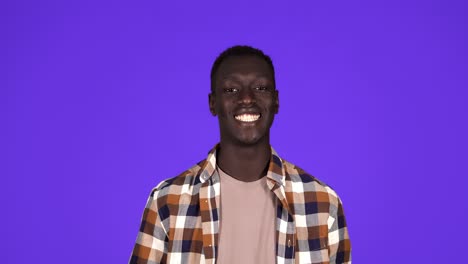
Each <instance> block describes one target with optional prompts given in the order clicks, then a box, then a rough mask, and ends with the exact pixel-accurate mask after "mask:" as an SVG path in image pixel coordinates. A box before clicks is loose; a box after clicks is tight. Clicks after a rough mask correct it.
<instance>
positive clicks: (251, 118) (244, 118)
mask: <svg viewBox="0 0 468 264" xmlns="http://www.w3.org/2000/svg"><path fill="white" fill-rule="evenodd" d="M234 118H235V119H236V120H239V121H241V122H255V121H257V120H258V119H259V118H260V114H241V115H235V116H234Z"/></svg>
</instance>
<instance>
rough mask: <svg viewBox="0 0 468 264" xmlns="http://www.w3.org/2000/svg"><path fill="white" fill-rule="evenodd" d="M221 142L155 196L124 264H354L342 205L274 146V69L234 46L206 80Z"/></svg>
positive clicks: (263, 58)
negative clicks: (126, 263) (204, 157)
mask: <svg viewBox="0 0 468 264" xmlns="http://www.w3.org/2000/svg"><path fill="white" fill-rule="evenodd" d="M209 108H210V111H211V113H212V114H213V115H214V116H217V117H218V121H219V128H220V134H221V140H220V142H219V144H218V145H217V146H215V147H214V148H213V149H212V150H211V151H210V152H209V154H208V157H207V159H205V160H203V161H201V162H200V163H198V164H197V165H195V166H194V167H192V168H190V169H189V170H187V171H185V172H184V173H182V174H181V175H179V176H177V177H175V178H171V179H168V180H165V181H163V182H161V183H160V184H159V185H158V186H157V187H156V188H155V189H154V190H153V192H152V193H151V195H150V197H149V199H148V203H147V206H146V208H145V211H144V214H143V220H142V224H141V228H140V232H139V234H138V238H137V241H136V245H135V248H134V250H133V254H132V256H131V259H130V263H221V264H227V263H350V262H351V247H350V241H349V236H348V231H347V227H346V222H345V218H344V214H343V208H342V205H341V201H340V199H339V198H338V196H337V194H336V193H335V192H334V191H333V190H332V189H331V188H330V187H328V186H327V185H325V184H324V183H322V182H320V181H319V180H317V179H316V178H314V177H313V176H311V175H309V174H307V173H306V172H304V171H303V170H302V169H300V168H299V167H296V166H295V165H293V164H291V163H289V162H287V161H285V160H283V159H281V158H280V157H279V156H278V154H277V153H276V152H275V151H274V150H273V149H272V148H271V146H270V127H271V125H272V123H273V119H274V116H275V114H276V113H277V112H278V108H279V100H278V90H276V86H275V75H274V67H273V63H272V61H271V59H270V57H268V56H267V55H265V54H264V53H263V52H262V51H260V50H258V49H255V48H252V47H248V46H234V47H231V48H229V49H227V50H225V51H224V52H223V53H221V55H220V56H219V57H218V58H217V59H216V61H215V62H214V64H213V67H212V70H211V94H210V95H209Z"/></svg>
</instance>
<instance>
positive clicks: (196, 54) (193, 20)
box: [0, 0, 468, 263]
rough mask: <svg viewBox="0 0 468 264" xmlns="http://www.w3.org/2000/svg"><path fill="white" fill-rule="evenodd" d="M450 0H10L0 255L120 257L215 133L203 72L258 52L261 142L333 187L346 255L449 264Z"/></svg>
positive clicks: (460, 215) (463, 39) (462, 176)
mask: <svg viewBox="0 0 468 264" xmlns="http://www.w3.org/2000/svg"><path fill="white" fill-rule="evenodd" d="M467 7H468V4H467V2H466V1H442V0H439V1H370V0H367V1H327V2H325V1H290V2H288V3H286V2H285V1H282V2H281V3H280V2H278V3H276V2H272V1H251V2H250V1H235V2H222V1H209V2H207V1H191V2H189V1H183V2H182V1H147V0H143V1H109V0H103V1H50V0H48V1H26V0H19V1H9V2H2V3H1V8H0V13H1V22H2V23H1V25H2V26H1V30H2V31H1V33H2V41H1V44H0V45H1V47H2V48H1V58H2V59H1V61H2V63H1V65H2V69H1V72H2V73H1V102H0V105H1V106H0V107H1V113H2V114H1V125H2V128H1V133H2V134H1V141H0V143H1V145H0V149H1V150H2V151H1V155H2V156H1V167H0V168H1V171H0V174H1V186H2V188H1V194H0V197H1V203H2V214H1V225H0V231H1V237H2V239H1V253H0V261H1V262H2V263H126V262H127V261H128V259H129V257H130V253H131V250H132V247H133V244H134V242H135V239H136V235H137V232H138V228H139V224H140V220H141V215H142V212H143V208H144V206H145V203H146V199H147V197H148V195H149V193H150V191H151V188H152V187H154V186H156V185H157V183H158V182H160V181H161V180H163V179H165V178H168V177H173V176H176V175H178V174H179V173H180V172H182V171H183V170H185V169H187V168H189V167H190V166H191V165H193V164H194V163H195V162H198V161H199V160H201V159H203V158H204V157H205V156H206V154H207V152H208V150H209V149H210V148H211V147H212V146H213V145H214V144H216V143H217V141H218V126H217V120H216V119H215V118H213V117H212V116H211V115H210V113H209V111H208V92H209V71H210V67H211V64H212V62H213V60H214V59H215V57H216V56H217V55H218V54H219V52H221V51H222V50H223V49H225V48H227V47H228V46H231V45H234V44H248V45H253V46H255V47H259V48H261V49H263V50H264V51H265V52H266V53H267V54H269V55H271V57H272V59H273V61H274V64H275V66H276V71H277V87H278V89H279V91H280V112H279V114H278V115H277V117H276V120H275V122H274V124H273V128H272V144H273V146H274V147H275V149H276V150H277V151H278V152H279V154H280V155H281V156H283V157H284V158H285V159H287V160H289V161H291V162H293V163H295V164H297V165H299V166H301V167H303V168H304V169H306V170H307V171H308V172H310V173H311V174H313V175H315V176H316V177H318V178H319V179H321V180H323V181H325V182H326V183H328V184H329V185H331V186H332V187H333V188H334V189H335V190H336V191H337V192H338V194H339V195H340V196H341V198H342V200H343V203H344V207H345V213H346V216H347V220H348V225H349V231H350V235H351V239H352V247H353V262H354V263H462V262H463V261H466V259H467V256H466V237H467V235H468V228H467V223H468V216H467V214H468V205H467V204H468V202H467V201H468V198H467V197H466V192H467V187H468V184H467V182H468V180H467V177H468V170H467V161H468V155H467V147H468V144H467V143H468V142H467V135H468V128H467V123H468V122H467V91H466V90H467V88H468V78H467V73H468V63H467V61H468V57H467V47H468V43H467V35H468V31H467V26H468V21H467V15H468V12H467V11H468V8H467Z"/></svg>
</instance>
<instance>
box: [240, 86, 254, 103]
mask: <svg viewBox="0 0 468 264" xmlns="http://www.w3.org/2000/svg"><path fill="white" fill-rule="evenodd" d="M238 101H239V103H240V104H245V105H250V104H252V103H254V102H255V94H254V92H253V91H252V89H249V88H244V89H241V90H240V92H239V97H238Z"/></svg>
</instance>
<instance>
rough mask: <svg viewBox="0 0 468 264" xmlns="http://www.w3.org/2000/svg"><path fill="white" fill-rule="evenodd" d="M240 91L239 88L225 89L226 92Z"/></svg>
mask: <svg viewBox="0 0 468 264" xmlns="http://www.w3.org/2000/svg"><path fill="white" fill-rule="evenodd" d="M238 91H239V89H237V88H225V89H224V92H225V93H236V92H238Z"/></svg>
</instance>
